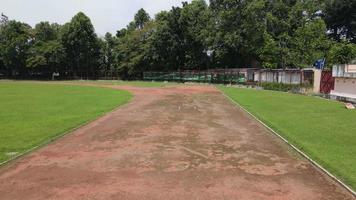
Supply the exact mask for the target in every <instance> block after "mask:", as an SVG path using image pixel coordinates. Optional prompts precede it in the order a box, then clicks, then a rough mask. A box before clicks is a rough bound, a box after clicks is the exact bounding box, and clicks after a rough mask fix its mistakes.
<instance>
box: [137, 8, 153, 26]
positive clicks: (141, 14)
mask: <svg viewBox="0 0 356 200" xmlns="http://www.w3.org/2000/svg"><path fill="white" fill-rule="evenodd" d="M150 19H151V18H150V15H149V14H148V13H147V12H146V11H145V10H144V9H143V8H141V9H140V10H139V11H138V12H137V13H136V15H135V21H134V24H135V26H136V28H138V29H142V28H143V27H144V26H145V24H146V23H147V22H149V21H150Z"/></svg>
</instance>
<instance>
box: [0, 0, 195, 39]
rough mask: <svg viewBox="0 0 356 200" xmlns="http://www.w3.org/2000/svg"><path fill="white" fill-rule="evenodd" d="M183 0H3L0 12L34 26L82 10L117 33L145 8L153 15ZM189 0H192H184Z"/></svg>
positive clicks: (103, 30)
mask: <svg viewBox="0 0 356 200" xmlns="http://www.w3.org/2000/svg"><path fill="white" fill-rule="evenodd" d="M182 1H183V0H0V13H1V12H2V13H4V14H5V15H7V16H8V17H9V18H10V19H15V20H18V21H22V22H25V23H28V24H30V25H31V26H34V25H35V24H36V23H38V22H40V21H49V22H57V23H59V24H64V23H65V22H68V21H69V20H70V19H71V18H72V17H73V16H74V15H75V14H76V13H78V12H79V11H82V12H84V13H85V14H86V15H87V16H89V17H90V19H91V21H92V23H93V24H94V27H95V30H96V32H97V33H98V34H99V35H101V36H103V35H104V34H105V33H106V32H111V33H116V31H117V30H118V29H120V28H123V27H125V26H126V25H127V24H128V23H129V22H130V21H132V20H133V17H134V15H135V13H136V12H137V11H138V10H139V9H140V8H144V9H145V10H146V11H147V12H148V13H149V14H150V15H151V17H154V14H156V13H157V12H159V11H161V10H169V9H170V8H171V7H172V6H181V2H182ZM184 1H188V2H190V1H191V0H184Z"/></svg>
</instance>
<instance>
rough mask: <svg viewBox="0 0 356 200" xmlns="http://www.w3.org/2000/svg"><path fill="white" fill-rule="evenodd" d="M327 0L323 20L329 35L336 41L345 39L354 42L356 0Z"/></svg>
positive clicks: (355, 36) (355, 34) (355, 37)
mask: <svg viewBox="0 0 356 200" xmlns="http://www.w3.org/2000/svg"><path fill="white" fill-rule="evenodd" d="M327 2H328V3H327V7H326V13H325V14H326V15H325V20H326V24H327V27H328V29H329V30H330V33H331V34H330V35H331V36H332V37H333V38H334V39H335V40H337V41H340V40H342V39H347V40H350V41H351V42H353V43H356V9H355V8H356V0H329V1H327Z"/></svg>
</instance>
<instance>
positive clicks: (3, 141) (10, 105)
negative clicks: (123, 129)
mask: <svg viewBox="0 0 356 200" xmlns="http://www.w3.org/2000/svg"><path fill="white" fill-rule="evenodd" d="M0 94H1V95H0V163H1V162H3V161H5V160H7V159H10V158H11V157H12V156H15V155H18V154H20V153H22V152H25V151H26V150H29V149H31V148H33V147H34V146H37V145H41V144H43V143H45V142H47V141H50V140H51V138H54V137H56V136H59V135H61V134H64V133H65V132H66V131H69V130H71V129H73V128H75V127H78V126H80V125H81V124H84V123H86V122H88V121H90V120H93V119H95V118H97V117H99V116H101V115H103V114H104V113H106V112H109V111H111V110H113V109H114V108H116V107H117V106H119V105H121V104H124V103H126V102H128V101H129V100H130V99H131V97H132V95H131V94H130V93H129V92H126V91H118V90H113V89H106V88H96V87H85V86H69V85H53V84H43V83H35V82H10V81H8V82H4V81H1V82H0Z"/></svg>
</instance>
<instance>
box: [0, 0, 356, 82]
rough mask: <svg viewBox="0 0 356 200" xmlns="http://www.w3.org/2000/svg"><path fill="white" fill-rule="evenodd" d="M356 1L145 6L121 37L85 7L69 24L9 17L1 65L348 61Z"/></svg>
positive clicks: (137, 68) (137, 67) (135, 70)
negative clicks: (100, 29)
mask: <svg viewBox="0 0 356 200" xmlns="http://www.w3.org/2000/svg"><path fill="white" fill-rule="evenodd" d="M355 2H356V0H352V1H346V0H341V1H336V0H330V1H329V0H328V1H327V0H293V1H285V0H249V1H236V0H210V3H209V4H207V2H206V1H205V0H193V1H191V2H190V3H188V2H183V3H182V6H180V7H172V9H170V10H168V11H162V12H160V13H158V14H157V15H156V16H155V17H154V18H151V17H150V16H149V14H148V13H147V12H146V11H145V10H144V9H140V10H138V12H137V13H136V14H135V15H134V17H133V21H131V22H130V23H129V24H128V25H127V26H126V27H125V28H123V29H121V30H118V31H117V33H116V36H112V35H111V34H110V33H108V34H106V35H105V37H103V38H98V37H97V35H96V34H95V30H94V27H93V25H92V24H91V21H90V19H89V18H88V17H87V16H86V15H85V14H84V13H81V12H80V13H78V14H77V15H76V16H74V17H73V18H72V20H71V21H70V22H69V23H66V24H64V25H58V24H50V23H49V22H40V23H39V24H37V25H36V26H35V28H34V29H32V28H31V27H29V26H28V25H26V24H23V23H20V22H15V21H9V20H8V18H7V17H6V16H2V17H1V19H0V33H1V35H0V70H3V69H6V70H7V71H8V72H13V73H15V74H16V73H21V74H24V75H25V74H26V73H27V72H31V71H39V72H41V73H43V72H50V73H52V72H54V71H58V72H61V74H66V75H67V76H77V75H79V76H84V77H85V76H94V77H97V75H98V73H99V72H100V73H101V74H104V73H105V75H106V74H107V73H108V72H112V73H115V74H117V72H119V75H120V76H121V78H124V79H139V78H142V72H143V71H177V70H178V71H179V70H205V69H208V68H240V67H243V68H245V67H264V68H305V67H310V66H312V64H313V63H314V62H315V61H316V60H318V59H321V58H327V63H329V65H330V64H332V63H337V62H346V61H349V60H350V59H352V58H351V57H353V53H351V52H352V51H351V50H350V49H353V48H352V46H351V45H350V46H348V45H346V46H345V45H343V44H342V41H343V40H345V42H346V43H347V42H351V43H354V42H355V38H356V37H355V35H354V34H355V32H356V31H355V30H354V29H355V24H356V23H355V20H354V18H355V17H354V16H355V9H354V8H353V7H355ZM328 36H331V38H333V39H334V40H331V39H330V37H328ZM208 52H209V55H207V54H208ZM27 74H29V73H27Z"/></svg>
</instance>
